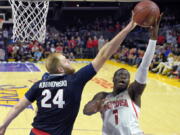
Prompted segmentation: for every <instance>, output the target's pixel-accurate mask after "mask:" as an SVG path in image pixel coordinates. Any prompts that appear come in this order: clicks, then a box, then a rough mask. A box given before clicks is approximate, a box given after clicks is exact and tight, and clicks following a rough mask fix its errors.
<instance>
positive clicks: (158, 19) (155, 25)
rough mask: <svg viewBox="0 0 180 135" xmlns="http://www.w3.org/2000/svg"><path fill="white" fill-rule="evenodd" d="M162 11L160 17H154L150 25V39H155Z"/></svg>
mask: <svg viewBox="0 0 180 135" xmlns="http://www.w3.org/2000/svg"><path fill="white" fill-rule="evenodd" d="M162 16H163V13H161V15H160V17H159V18H157V19H156V21H155V23H154V25H153V26H151V27H150V33H151V39H152V40H157V38H158V32H159V25H160V22H161V19H162Z"/></svg>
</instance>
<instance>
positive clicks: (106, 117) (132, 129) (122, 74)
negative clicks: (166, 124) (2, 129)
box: [84, 14, 162, 135]
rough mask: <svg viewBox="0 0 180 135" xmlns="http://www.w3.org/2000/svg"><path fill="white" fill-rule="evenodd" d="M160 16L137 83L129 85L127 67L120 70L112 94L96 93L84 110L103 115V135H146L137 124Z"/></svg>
mask: <svg viewBox="0 0 180 135" xmlns="http://www.w3.org/2000/svg"><path fill="white" fill-rule="evenodd" d="M161 17H162V14H161ZM161 17H160V18H159V19H157V20H156V23H155V25H154V26H153V27H151V29H150V30H151V33H150V34H151V38H150V40H149V44H148V47H147V49H146V52H145V54H144V56H143V59H142V62H141V64H140V66H139V68H138V71H137V73H136V76H135V81H134V82H133V83H131V84H130V85H129V82H130V73H129V72H128V71H127V70H126V69H124V68H121V69H118V70H117V71H116V72H115V74H114V77H113V83H114V87H113V91H112V92H110V93H107V92H100V93H97V94H96V95H95V96H94V98H93V99H92V100H91V101H89V102H88V103H87V104H86V105H85V107H84V114H86V115H92V114H95V113H96V112H100V113H101V116H102V119H103V131H102V134H103V135H144V133H143V131H142V130H141V129H140V127H139V123H138V117H139V112H140V107H141V95H142V93H143V91H144V89H145V86H146V79H147V73H148V69H149V66H150V63H151V61H152V59H153V56H154V53H155V48H156V42H157V37H158V30H159V24H160V20H161Z"/></svg>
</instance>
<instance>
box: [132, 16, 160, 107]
mask: <svg viewBox="0 0 180 135" xmlns="http://www.w3.org/2000/svg"><path fill="white" fill-rule="evenodd" d="M161 17H162V14H161V16H160V18H159V19H158V20H156V23H155V25H154V26H153V27H151V28H150V34H151V37H150V40H149V43H148V46H147V49H146V52H145V54H144V56H143V59H142V62H141V64H140V66H139V68H138V71H137V72H136V76H135V83H136V84H137V83H138V84H142V85H145V84H146V79H147V73H148V70H149V66H150V64H151V61H152V59H153V56H154V53H155V49H156V42H157V38H158V31H159V24H160V20H161ZM132 87H133V86H132ZM144 88H145V87H142V88H139V89H133V88H131V89H129V94H130V96H131V98H132V99H133V100H135V102H136V101H139V98H140V96H141V95H142V93H143V91H144ZM136 103H137V102H136ZM137 104H138V105H139V106H140V102H138V103H137Z"/></svg>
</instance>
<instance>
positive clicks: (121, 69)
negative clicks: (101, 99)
mask: <svg viewBox="0 0 180 135" xmlns="http://www.w3.org/2000/svg"><path fill="white" fill-rule="evenodd" d="M123 70H124V71H127V72H128V75H129V77H130V73H129V71H128V70H127V69H125V68H120V69H118V70H116V72H115V73H114V76H113V82H114V78H115V76H116V75H117V74H118V72H120V71H123Z"/></svg>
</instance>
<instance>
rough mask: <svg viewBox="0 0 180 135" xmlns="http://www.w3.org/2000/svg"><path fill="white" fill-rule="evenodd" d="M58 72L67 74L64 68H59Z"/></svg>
mask: <svg viewBox="0 0 180 135" xmlns="http://www.w3.org/2000/svg"><path fill="white" fill-rule="evenodd" d="M57 71H58V73H64V72H65V71H64V69H63V68H62V67H58V68H57Z"/></svg>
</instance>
